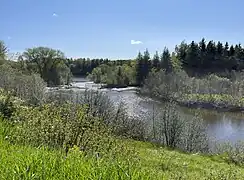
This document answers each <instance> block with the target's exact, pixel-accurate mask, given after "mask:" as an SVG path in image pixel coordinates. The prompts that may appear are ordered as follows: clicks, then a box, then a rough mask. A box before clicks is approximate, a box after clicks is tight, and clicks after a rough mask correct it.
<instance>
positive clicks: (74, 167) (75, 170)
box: [0, 140, 244, 180]
mask: <svg viewBox="0 0 244 180" xmlns="http://www.w3.org/2000/svg"><path fill="white" fill-rule="evenodd" d="M126 144H127V145H128V146H133V147H135V150H136V151H137V152H138V158H139V159H138V160H133V159H127V157H123V158H122V157H120V156H119V154H117V155H115V156H114V157H113V158H112V157H104V158H103V157H102V158H95V157H87V156H84V154H83V153H82V152H79V151H78V150H77V149H75V148H73V150H72V151H71V152H70V153H69V155H68V156H67V157H65V155H64V154H63V153H62V152H61V151H59V150H48V149H45V148H33V147H29V146H19V145H11V144H9V143H8V142H6V141H4V140H1V141H0V160H1V164H0V178H1V179H3V180H4V179H74V180H75V179H106V180H108V179H113V180H115V179H231V180H233V179H242V178H243V176H244V168H242V167H238V166H236V165H233V164H228V163H226V162H224V161H223V160H221V159H220V158H219V157H205V156H200V155H189V154H183V153H180V152H176V151H170V150H167V149H165V148H158V147H155V146H153V145H152V144H149V143H142V142H135V141H131V142H126Z"/></svg>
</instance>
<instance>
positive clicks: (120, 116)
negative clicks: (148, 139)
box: [47, 90, 145, 140]
mask: <svg viewBox="0 0 244 180" xmlns="http://www.w3.org/2000/svg"><path fill="white" fill-rule="evenodd" d="M47 99H48V101H47V102H49V103H50V102H55V104H56V106H59V105H62V104H64V103H67V102H69V103H74V104H83V105H86V113H89V114H91V115H92V116H93V117H97V118H99V119H100V120H101V121H103V123H104V124H106V126H108V127H109V128H110V129H111V131H112V133H113V134H115V135H116V136H120V137H124V138H133V139H136V140H145V124H144V123H143V122H142V120H140V119H138V118H135V117H130V116H128V114H127V109H126V107H125V105H124V104H123V103H122V102H118V105H117V106H115V105H114V104H113V103H112V102H111V100H110V99H109V98H108V96H106V95H105V94H104V93H102V92H99V91H92V90H86V91H85V92H74V91H70V92H67V91H66V92H61V91H59V92H49V93H47Z"/></svg>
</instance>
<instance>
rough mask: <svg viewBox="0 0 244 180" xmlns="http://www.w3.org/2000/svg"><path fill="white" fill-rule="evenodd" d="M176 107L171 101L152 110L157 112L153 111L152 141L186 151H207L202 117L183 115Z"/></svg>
mask: <svg viewBox="0 0 244 180" xmlns="http://www.w3.org/2000/svg"><path fill="white" fill-rule="evenodd" d="M176 108H177V107H176V104H175V103H173V102H171V103H167V104H165V105H164V106H163V107H162V108H161V109H159V110H154V111H157V112H158V113H155V112H154V113H153V114H154V118H153V121H154V122H153V128H152V134H153V136H152V138H151V139H152V141H156V142H158V143H160V144H163V145H165V146H167V147H171V148H178V149H181V150H183V151H186V152H204V153H205V152H207V151H208V150H209V147H208V138H207V134H206V127H205V126H204V124H203V121H202V119H201V118H200V117H199V115H195V116H193V117H186V116H183V115H182V114H180V112H179V111H177V109H176Z"/></svg>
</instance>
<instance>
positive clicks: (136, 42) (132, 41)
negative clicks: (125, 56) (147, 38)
mask: <svg viewBox="0 0 244 180" xmlns="http://www.w3.org/2000/svg"><path fill="white" fill-rule="evenodd" d="M130 43H131V44H133V45H134V44H143V43H142V42H141V41H135V40H131V41H130Z"/></svg>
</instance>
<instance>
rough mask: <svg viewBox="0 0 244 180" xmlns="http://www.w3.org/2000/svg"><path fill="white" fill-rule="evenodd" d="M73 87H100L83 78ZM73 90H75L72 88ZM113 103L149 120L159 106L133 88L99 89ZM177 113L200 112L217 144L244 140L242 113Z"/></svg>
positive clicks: (78, 79) (201, 111)
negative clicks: (120, 104) (124, 106)
mask: <svg viewBox="0 0 244 180" xmlns="http://www.w3.org/2000/svg"><path fill="white" fill-rule="evenodd" d="M72 86H73V87H77V88H76V89H77V90H78V88H79V90H84V89H95V90H99V87H100V85H98V84H94V83H93V82H90V81H87V80H86V79H85V78H74V82H73V83H72ZM74 89H75V88H74ZM100 91H104V92H105V93H106V94H107V95H108V97H109V98H110V99H111V100H112V101H113V102H114V103H119V102H124V103H125V104H126V106H127V111H128V114H130V115H133V116H139V117H143V118H144V119H147V120H148V119H149V120H150V112H152V110H153V109H155V107H159V106H160V105H161V103H160V102H157V101H155V100H152V99H150V98H148V97H143V96H140V95H138V94H137V93H136V90H135V88H119V89H117V88H113V89H100ZM178 109H179V111H180V112H181V113H183V114H184V115H186V116H193V115H194V113H195V112H196V111H198V112H200V115H201V116H202V118H203V120H204V123H206V125H207V131H208V136H209V138H210V139H213V140H215V141H218V142H231V143H235V142H237V141H242V140H244V113H226V112H216V111H214V110H212V111H211V110H205V109H201V110H197V109H189V108H186V107H178Z"/></svg>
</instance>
